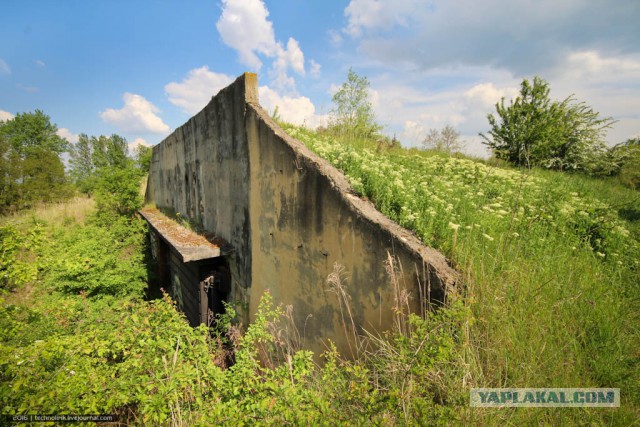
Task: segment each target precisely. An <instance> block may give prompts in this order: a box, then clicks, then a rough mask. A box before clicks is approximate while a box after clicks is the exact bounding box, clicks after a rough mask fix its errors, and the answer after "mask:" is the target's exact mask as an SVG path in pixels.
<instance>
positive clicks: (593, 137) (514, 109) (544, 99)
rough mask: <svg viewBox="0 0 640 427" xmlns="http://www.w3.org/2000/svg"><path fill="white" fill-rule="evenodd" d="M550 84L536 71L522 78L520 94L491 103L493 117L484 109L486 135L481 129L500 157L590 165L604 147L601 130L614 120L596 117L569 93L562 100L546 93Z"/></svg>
mask: <svg viewBox="0 0 640 427" xmlns="http://www.w3.org/2000/svg"><path fill="white" fill-rule="evenodd" d="M549 92H550V89H549V84H548V83H547V82H546V81H544V80H543V79H541V78H540V77H535V78H534V79H533V84H531V83H530V82H529V81H528V80H527V79H524V80H523V81H522V84H521V87H520V96H518V97H517V98H516V99H515V100H511V102H510V104H509V106H505V100H504V98H503V99H502V100H501V101H500V102H499V103H497V104H496V112H497V115H498V117H495V116H494V115H493V114H489V115H488V116H487V119H488V120H489V124H490V125H491V130H490V131H489V133H488V135H484V134H482V133H481V134H480V136H482V138H483V139H484V144H486V145H488V146H489V147H490V148H491V149H492V150H493V153H494V155H495V156H496V157H497V158H499V159H504V160H507V161H509V162H511V163H514V164H516V165H520V166H542V167H547V168H552V169H560V170H563V169H573V170H576V169H582V170H587V171H588V170H589V168H590V164H591V163H592V162H594V160H595V159H596V158H597V157H598V156H601V155H602V154H603V153H604V150H605V145H604V141H603V139H604V136H605V134H606V129H607V128H609V127H610V126H611V125H612V124H613V123H614V120H613V119H612V118H610V117H607V118H600V117H599V114H598V113H597V112H595V111H593V109H592V108H590V107H589V106H587V105H586V104H585V103H583V102H579V103H576V102H575V99H574V98H573V96H570V97H568V98H566V99H565V100H564V101H562V102H558V101H552V100H551V99H550V98H549Z"/></svg>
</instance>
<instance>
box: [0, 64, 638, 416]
mask: <svg viewBox="0 0 640 427" xmlns="http://www.w3.org/2000/svg"><path fill="white" fill-rule="evenodd" d="M525 82H526V80H525ZM367 88H368V81H367V80H366V78H362V77H359V76H357V75H356V74H355V73H354V72H353V71H352V70H350V71H349V76H348V80H347V82H346V83H345V84H344V85H343V87H342V88H341V90H340V91H339V92H338V93H337V94H336V97H334V102H335V103H336V110H334V122H333V124H332V126H331V127H330V128H329V129H328V130H327V131H325V132H321V133H316V132H312V131H309V130H307V129H304V128H299V127H294V126H290V125H283V126H284V127H285V130H286V131H287V132H288V133H289V134H290V135H292V136H294V137H296V138H298V139H299V140H301V141H302V142H303V143H305V144H306V145H307V146H308V147H310V148H311V149H312V150H314V151H315V152H316V153H318V154H319V155H320V156H322V157H324V158H326V159H328V161H330V162H331V163H332V164H333V165H335V166H336V167H337V168H339V169H341V170H342V171H344V173H345V174H346V175H347V177H348V179H349V180H350V182H351V184H352V186H353V189H354V191H355V192H356V193H357V194H359V195H360V196H361V197H363V198H366V199H368V200H370V201H371V202H373V203H374V204H375V205H376V207H377V208H378V209H380V210H381V211H382V212H383V213H384V214H385V215H387V216H389V217H390V218H391V219H393V220H395V221H397V222H398V223H399V224H401V225H402V226H404V227H406V228H408V229H410V230H413V231H414V232H415V233H416V235H417V236H418V237H419V238H420V239H421V240H422V241H423V242H425V243H426V244H427V245H430V246H433V247H435V248H437V249H439V250H441V251H442V252H443V253H445V254H446V255H447V257H448V258H449V259H450V260H451V261H452V262H453V264H454V266H455V268H456V269H457V270H458V271H459V272H460V273H461V279H460V282H459V283H458V286H457V289H455V290H453V291H452V292H450V293H449V295H448V298H447V303H446V305H445V306H444V307H441V308H439V309H437V310H435V311H432V312H428V313H426V314H425V315H424V317H421V316H418V315H417V314H414V313H409V312H408V309H407V307H408V304H407V298H408V297H409V296H408V295H407V293H406V292H405V290H404V289H402V287H401V285H400V283H398V282H397V280H396V279H395V277H396V274H395V273H396V271H397V270H396V269H397V266H395V265H394V262H393V260H392V259H389V260H387V271H388V272H389V281H390V285H391V286H393V288H394V289H395V292H396V298H395V306H394V307H393V310H394V313H395V319H394V323H393V329H392V330H391V331H389V332H387V333H385V334H384V335H382V336H374V335H366V336H357V334H351V335H353V339H354V340H357V341H358V343H357V344H358V346H359V348H363V349H366V351H363V352H362V354H361V355H360V356H359V357H358V358H357V359H355V360H350V359H347V358H345V357H344V355H340V354H338V352H337V351H336V349H335V348H333V347H330V348H329V349H328V350H327V351H326V352H325V353H324V354H322V355H314V354H312V353H311V352H309V351H307V350H304V349H301V348H300V347H299V345H298V343H297V342H296V340H295V337H296V331H295V326H294V325H293V321H292V318H293V317H292V314H291V312H290V311H289V310H285V309H284V308H283V307H279V306H276V305H274V303H273V301H272V300H271V297H270V295H269V294H266V295H265V296H264V297H263V300H262V302H261V304H260V307H259V310H258V315H257V319H256V321H255V322H254V323H253V324H252V325H249V326H248V327H247V328H246V330H244V329H242V328H241V326H240V325H238V324H237V320H236V319H235V318H234V311H233V309H232V308H231V307H229V310H228V313H227V314H226V315H224V316H222V317H221V318H219V321H218V323H217V325H216V327H215V328H213V329H211V330H209V329H207V328H206V327H204V326H200V327H198V328H191V327H189V325H188V323H187V322H186V319H185V318H184V316H183V315H182V314H180V313H179V312H178V311H177V310H175V306H174V303H173V301H171V299H170V298H169V297H168V296H166V295H165V296H164V297H163V298H160V299H156V300H150V299H149V295H151V294H152V293H153V292H150V286H151V285H152V284H153V280H154V279H153V275H152V274H150V271H151V270H150V266H149V265H148V262H147V261H148V257H149V252H148V248H147V244H146V238H145V236H146V224H145V223H144V222H143V221H142V220H140V219H138V218H137V217H136V216H135V214H134V212H135V210H136V209H137V208H139V207H140V204H141V196H140V192H139V190H140V181H141V179H142V177H143V175H144V172H145V171H147V170H148V167H149V163H150V160H151V150H150V149H148V148H139V150H138V151H137V153H136V156H135V160H134V159H131V158H129V157H128V156H127V143H126V141H125V140H124V139H123V138H121V137H119V136H117V135H113V136H111V137H104V136H101V137H89V136H87V135H81V137H80V139H79V142H78V143H77V144H75V145H74V146H73V148H72V151H71V177H72V181H73V183H75V185H76V186H77V188H78V189H79V190H80V191H81V192H83V193H86V194H89V195H91V197H90V198H89V197H86V195H83V197H76V198H74V199H71V200H70V201H69V202H67V203H62V204H49V205H47V206H42V205H38V202H42V201H49V202H52V201H55V200H60V199H62V198H64V197H68V196H69V194H70V191H69V189H70V187H69V183H68V182H67V178H66V177H65V176H64V170H63V169H61V171H62V172H61V174H60V173H58V172H60V171H59V170H58V169H56V168H57V166H56V165H58V163H60V165H61V162H60V157H59V154H60V153H61V152H62V151H64V150H65V149H66V147H65V144H64V141H61V140H60V139H59V138H58V137H57V136H55V132H56V128H55V126H54V125H51V124H50V122H49V118H48V117H47V116H45V115H44V114H43V113H42V112H36V113H35V114H24V115H18V116H17V117H16V119H17V120H16V119H14V120H13V121H9V122H6V123H0V148H1V149H2V156H0V162H1V163H0V166H1V167H2V169H0V171H1V172H2V179H3V181H2V186H3V187H2V188H3V192H2V200H0V202H1V206H0V210H1V211H2V212H3V213H4V212H8V211H13V210H20V209H26V208H28V207H33V208H31V209H30V210H23V211H22V212H19V213H18V214H14V215H12V216H4V217H0V242H1V247H0V408H1V409H2V413H4V414H26V413H31V414H34V413H36V414H44V413H51V414H55V413H77V414H96V413H102V414H116V415H118V416H119V417H120V422H122V423H126V424H134V425H153V426H156V425H254V424H269V425H273V424H293V425H316V424H319V425H353V424H355V425H362V424H373V425H450V424H454V425H456V424H467V425H522V424H541V425H585V424H587V425H632V424H633V423H634V422H636V421H637V418H638V413H639V412H640V365H639V364H638V353H637V352H638V348H640V332H639V331H640V317H639V314H638V310H637V302H638V301H639V300H640V288H639V287H638V283H640V222H639V220H640V198H639V196H638V192H637V191H634V190H633V189H630V188H628V187H631V188H638V184H639V178H638V171H639V170H640V168H639V167H638V166H637V165H638V159H640V151H638V141H637V140H629V141H627V142H626V143H624V144H621V145H619V146H616V147H614V148H612V149H610V150H606V151H605V150H601V148H599V147H600V145H599V142H598V135H599V133H598V132H600V131H601V130H602V126H605V125H607V123H608V121H607V119H604V120H601V119H598V118H597V115H593V112H592V111H591V110H590V109H588V108H587V107H585V106H584V104H577V105H576V104H573V100H572V99H568V100H565V101H563V102H561V103H557V102H551V101H549V100H548V86H546V83H545V82H544V81H541V80H538V79H536V80H534V84H533V86H530V85H529V84H528V82H527V84H525V83H523V89H522V90H523V92H522V94H521V95H522V98H518V99H517V100H516V101H515V102H513V103H512V104H511V106H510V107H505V106H504V102H503V103H502V104H500V105H499V106H498V112H499V115H501V116H504V117H503V119H504V122H503V124H505V126H507V127H505V128H504V129H503V128H500V127H499V126H498V127H495V126H497V121H496V119H494V122H493V125H495V126H494V129H493V131H495V134H494V133H492V134H491V135H492V136H493V139H492V140H491V141H493V142H495V143H496V144H497V143H498V142H499V143H500V144H505V145H504V147H502V146H500V147H498V145H496V146H495V147H494V148H495V149H496V154H498V157H500V159H503V160H507V161H511V162H513V163H515V164H519V165H526V166H535V165H540V166H543V167H551V168H557V169H563V170H564V169H577V170H580V169H582V170H585V171H588V172H590V173H591V174H593V175H598V176H604V177H605V178H593V177H589V176H586V175H582V174H567V173H564V172H559V171H554V170H546V169H537V168H535V167H528V168H522V169H516V168H510V167H497V166H493V165H494V164H495V163H499V162H496V161H495V160H493V161H491V162H482V161H477V160H471V159H467V158H464V157H463V156H461V155H459V154H457V155H454V156H452V155H451V153H450V152H447V151H454V144H449V143H448V142H441V139H443V138H444V139H446V141H449V142H450V141H453V142H457V135H456V134H455V131H454V130H453V128H451V129H449V130H447V134H446V135H445V134H444V132H438V131H436V132H434V133H433V136H434V139H433V142H434V143H435V145H437V144H440V146H439V148H442V150H440V151H422V150H415V149H412V150H406V149H402V148H400V147H399V146H398V143H397V140H395V138H394V139H393V140H391V139H389V138H386V139H384V138H380V136H379V135H377V132H378V131H379V130H380V127H379V126H378V125H377V124H376V122H375V118H374V117H373V114H372V110H371V104H370V102H369V99H368V92H367ZM563 114H564V116H563V117H564V118H565V119H567V120H566V123H561V122H562V120H561V119H560V117H561V116H562V115H563ZM490 117H493V116H490ZM540 117H543V118H545V120H544V121H543V122H544V123H542V127H538V126H539V125H540V122H538V121H537V120H538V119H539V118H540ZM490 120H491V118H490ZM563 120H564V119H563ZM574 125H575V126H577V127H574V130H575V129H581V130H583V131H584V132H583V133H579V132H578V136H575V135H574V136H572V137H571V138H573V139H571V138H569V137H567V135H568V134H569V133H570V131H569V130H568V128H570V127H571V126H574ZM509 126H510V127H509ZM505 129H509V131H508V132H507V131H506V130H505ZM503 130H505V131H504V132H503ZM493 131H492V132H493ZM580 135H581V136H580ZM589 135H590V136H589ZM511 136H518V137H522V138H523V139H513V140H509V139H508V138H507V137H509V138H510V137H511ZM503 137H504V138H503ZM500 138H502V139H500ZM563 138H564V139H563ZM567 138H568V139H567ZM581 138H582V139H581ZM431 145H434V144H431ZM448 148H450V149H449V150H448ZM500 153H504V155H502V154H500ZM594 153H595V154H597V155H595V154H594ZM585 159H589V160H588V161H587V160H585ZM40 162H42V163H40ZM45 165H49V166H51V165H53V166H55V167H52V168H51V169H50V170H49V169H47V170H49V172H47V173H44V171H45ZM34 171H35V172H34ZM38 171H39V172H38ZM51 171H52V172H51ZM56 171H58V172H56ZM36 172H37V173H36ZM41 172H42V173H41ZM620 181H623V182H624V183H625V184H626V185H627V187H624V186H622V185H621V184H620ZM45 183H46V185H53V187H52V188H53V189H54V190H53V191H52V192H51V194H50V195H47V194H45V192H43V191H41V189H42V186H43V185H45ZM343 275H344V273H343V271H342V268H341V267H340V266H339V265H336V266H335V270H334V272H333V273H332V274H331V275H329V277H328V278H327V290H330V291H334V292H337V293H338V294H340V295H344V296H345V297H344V301H348V297H347V296H346V295H348V293H349V291H350V290H349V288H348V286H345V285H343V278H344V277H343ZM295 309H296V307H293V310H295ZM344 326H345V330H349V331H351V329H350V328H351V327H350V325H349V320H348V319H346V320H345V325H344ZM230 360H233V362H234V363H231V364H230ZM317 361H321V362H322V363H320V364H318V363H317ZM474 387H619V388H620V389H621V391H622V393H621V396H622V406H621V407H620V408H618V409H613V410H609V409H606V410H605V409H596V408H594V409H587V408H580V409H578V408H575V409H574V408H571V409H569V408H557V409H553V408H551V409H545V408H527V409H524V410H523V409H473V408H470V407H469V390H470V389H471V388H474Z"/></svg>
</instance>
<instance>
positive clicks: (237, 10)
mask: <svg viewBox="0 0 640 427" xmlns="http://www.w3.org/2000/svg"><path fill="white" fill-rule="evenodd" d="M268 16H269V11H268V10H267V8H266V7H265V5H264V3H263V2H262V1H261V0H223V1H222V14H221V15H220V19H218V22H217V23H216V28H217V29H218V32H219V33H220V36H221V37H222V41H224V42H225V44H226V45H227V46H229V47H232V48H233V49H235V50H236V51H238V55H239V56H240V62H242V63H243V64H245V65H247V66H249V67H251V68H252V69H254V70H256V71H258V70H260V68H261V67H262V61H260V59H259V58H258V56H257V55H256V52H258V53H262V54H264V55H267V56H274V55H275V45H276V41H275V36H274V33H273V25H272V24H271V22H270V21H269V20H267V17H268Z"/></svg>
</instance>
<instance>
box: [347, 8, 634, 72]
mask: <svg viewBox="0 0 640 427" xmlns="http://www.w3.org/2000/svg"><path fill="white" fill-rule="evenodd" d="M639 15H640V9H639V8H638V5H637V1H636V0H620V1H617V2H616V4H615V6H612V5H611V3H609V2H605V1H598V2H584V1H579V0H566V1H563V2H557V1H556V0H539V1H536V2H513V1H508V0H487V1H483V2H478V1H475V0H458V1H450V0H433V1H430V2H423V1H418V0H398V1H394V2H381V1H377V0H352V1H351V2H350V4H349V5H348V6H347V7H346V8H345V16H346V17H347V24H346V26H345V28H344V29H343V31H344V32H345V33H347V34H349V35H351V36H353V37H358V38H359V40H360V48H361V49H362V51H363V52H366V53H367V54H368V55H369V56H370V57H371V58H373V59H376V60H378V61H380V62H382V63H385V64H391V63H395V64H408V65H410V66H412V67H414V68H415V67H417V68H418V69H430V68H433V67H438V66H452V67H454V66H459V65H479V66H483V65H492V66H494V67H501V68H506V69H508V70H510V71H512V72H513V73H514V74H517V75H531V74H536V73H538V72H539V70H544V69H546V68H547V67H549V66H552V65H554V64H558V63H559V62H562V61H563V60H564V58H565V56H566V55H567V53H570V52H574V51H581V50H588V49H589V48H597V49H598V50H600V51H610V52H639V51H640V44H638V43H637V40H638V39H640V27H638V25H637V22H638V19H639V18H640V16H639ZM399 26H403V27H405V28H404V30H403V31H395V30H396V29H397V28H398V27H399Z"/></svg>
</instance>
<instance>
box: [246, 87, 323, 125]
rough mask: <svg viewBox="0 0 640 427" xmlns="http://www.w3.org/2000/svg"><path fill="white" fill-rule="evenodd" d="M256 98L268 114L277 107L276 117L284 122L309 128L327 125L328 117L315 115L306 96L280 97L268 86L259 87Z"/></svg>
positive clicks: (313, 107)
mask: <svg viewBox="0 0 640 427" xmlns="http://www.w3.org/2000/svg"><path fill="white" fill-rule="evenodd" d="M258 96H259V98H260V105H262V106H263V107H264V108H265V109H266V110H267V111H268V112H269V113H273V112H274V111H275V109H276V107H277V108H278V115H279V116H280V117H281V118H282V120H284V121H285V122H289V123H292V124H295V125H305V126H307V127H310V128H316V127H318V126H326V124H327V121H328V116H327V115H318V114H316V108H315V106H314V105H313V103H312V102H311V100H310V99H309V98H307V97H306V96H298V97H291V96H281V95H279V94H278V93H277V92H276V91H275V90H273V89H271V88H270V87H268V86H260V87H259V88H258Z"/></svg>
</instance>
